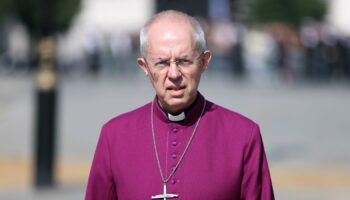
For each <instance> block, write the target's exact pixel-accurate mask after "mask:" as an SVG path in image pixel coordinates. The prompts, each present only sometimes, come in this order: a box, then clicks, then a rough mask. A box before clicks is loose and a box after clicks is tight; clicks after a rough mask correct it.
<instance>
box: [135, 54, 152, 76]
mask: <svg viewBox="0 0 350 200" xmlns="http://www.w3.org/2000/svg"><path fill="white" fill-rule="evenodd" d="M137 64H138V65H139V67H140V68H141V69H142V71H143V72H144V73H145V75H146V76H148V74H149V71H148V67H147V63H146V60H145V59H144V58H138V59H137Z"/></svg>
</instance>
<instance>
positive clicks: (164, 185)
mask: <svg viewBox="0 0 350 200" xmlns="http://www.w3.org/2000/svg"><path fill="white" fill-rule="evenodd" d="M177 197H179V195H178V194H167V193H166V183H164V184H163V194H158V195H155V196H152V199H163V200H166V199H173V198H177Z"/></svg>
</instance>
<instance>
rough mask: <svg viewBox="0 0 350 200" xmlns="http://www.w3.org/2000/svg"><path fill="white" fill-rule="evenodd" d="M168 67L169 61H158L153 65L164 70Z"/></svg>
mask: <svg viewBox="0 0 350 200" xmlns="http://www.w3.org/2000/svg"><path fill="white" fill-rule="evenodd" d="M169 65H170V61H169V60H160V61H158V62H156V63H155V66H156V67H158V68H164V67H167V66H169Z"/></svg>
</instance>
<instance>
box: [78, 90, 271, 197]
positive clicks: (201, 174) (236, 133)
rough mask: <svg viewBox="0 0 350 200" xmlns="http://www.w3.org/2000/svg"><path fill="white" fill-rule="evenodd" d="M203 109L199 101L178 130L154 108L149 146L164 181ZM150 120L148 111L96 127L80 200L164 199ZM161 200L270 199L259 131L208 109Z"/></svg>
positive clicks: (215, 107) (201, 99) (222, 110)
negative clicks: (167, 196) (169, 199)
mask: <svg viewBox="0 0 350 200" xmlns="http://www.w3.org/2000/svg"><path fill="white" fill-rule="evenodd" d="M154 101H155V102H156V101H157V100H156V98H155V99H154ZM204 101H205V99H204V97H203V96H202V95H200V94H199V97H198V98H197V100H196V102H195V104H194V105H193V106H192V107H191V108H190V109H189V110H187V111H186V112H185V115H186V117H185V120H184V121H182V122H179V123H174V122H171V121H169V120H168V118H167V115H166V113H165V112H164V111H163V110H162V109H161V108H160V107H159V105H158V104H157V103H154V105H155V106H154V129H155V138H156V142H157V143H156V144H157V148H158V154H159V160H160V164H161V167H162V169H163V173H164V176H165V177H167V176H168V175H169V174H170V172H171V170H172V168H173V167H174V166H175V165H176V163H177V161H178V159H179V158H180V156H181V154H182V152H183V151H184V149H185V147H186V145H187V143H188V141H189V138H190V136H191V134H192V131H193V129H194V126H195V124H196V121H197V120H198V117H199V115H200V113H201V110H202V108H203V105H204ZM150 115H151V103H149V104H146V105H145V106H143V107H141V108H138V109H136V110H134V111H131V112H129V113H126V114H122V115H120V116H118V117H116V118H114V119H112V120H110V121H109V122H108V123H106V124H105V125H104V126H103V128H102V131H101V135H100V138H99V141H98V144H97V147H96V152H95V156H94V160H93V163H92V167H91V171H90V176H89V181H88V185H87V190H86V196H85V199H86V200H110V199H118V200H147V199H151V196H153V195H157V194H162V193H163V185H162V179H161V176H160V172H159V168H158V165H157V160H156V156H155V151H154V145H153V139H152V131H151V120H150ZM167 193H173V194H178V195H179V196H178V198H175V199H182V200H260V199H263V200H271V199H274V195H273V189H272V184H271V178H270V173H269V168H268V164H267V160H266V156H265V151H264V146H263V143H262V139H261V136H260V131H259V127H258V125H257V124H255V123H254V122H253V121H251V120H249V119H247V118H246V117H244V116H242V115H240V114H238V113H235V112H232V111H230V110H227V109H225V108H223V107H220V106H218V105H216V104H214V103H211V102H209V101H207V104H206V107H205V111H204V114H203V116H202V119H201V121H200V123H199V126H198V129H197V132H196V134H195V136H194V138H193V141H192V143H191V145H190V147H189V148H188V151H187V153H186V154H185V156H184V158H183V160H182V162H181V164H180V166H179V168H178V169H177V171H176V172H175V174H174V176H173V177H172V178H171V179H170V180H169V182H168V184H167Z"/></svg>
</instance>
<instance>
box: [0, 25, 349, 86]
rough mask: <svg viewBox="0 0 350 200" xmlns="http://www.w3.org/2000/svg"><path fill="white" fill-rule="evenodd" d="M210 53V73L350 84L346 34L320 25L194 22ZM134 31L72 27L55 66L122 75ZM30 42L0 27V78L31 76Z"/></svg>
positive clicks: (129, 65) (130, 65)
mask: <svg viewBox="0 0 350 200" xmlns="http://www.w3.org/2000/svg"><path fill="white" fill-rule="evenodd" d="M199 21H200V22H201V23H202V26H203V27H204V30H205V31H206V34H207V41H208V48H209V49H210V50H211V51H212V52H213V59H212V62H211V64H210V67H209V69H210V70H209V73H211V72H224V73H232V76H235V77H240V78H245V77H249V76H259V74H260V73H264V74H269V77H274V78H278V79H280V80H282V81H286V82H295V81H298V80H319V81H324V80H326V81H327V80H350V35H344V34H339V33H338V32H337V30H336V29H335V28H334V27H332V26H331V25H330V24H328V23H325V22H314V21H312V20H309V21H306V22H305V23H304V24H303V25H302V26H301V28H299V29H297V28H293V27H292V26H289V25H287V24H284V23H272V24H268V25H264V26H255V27H248V26H245V25H244V24H241V23H237V22H232V21H228V20H218V21H214V22H208V21H207V20H205V19H202V18H199ZM138 43H139V41H138V32H137V30H135V32H132V33H130V32H121V31H118V32H113V33H111V32H108V33H105V32H102V31H99V29H98V28H96V29H82V28H79V27H77V28H73V29H72V30H70V31H69V32H68V33H66V34H64V35H62V34H61V35H57V51H56V58H57V59H56V66H57V71H58V72H59V73H61V74H63V75H67V76H69V75H72V74H84V75H85V74H87V75H93V76H96V75H99V74H100V73H102V72H107V74H111V73H112V74H113V73H115V74H125V73H130V72H134V71H135V70H137V66H136V62H135V60H136V58H137V56H138V55H139V54H138V50H139V49H138V48H139V44H138ZM34 44H35V41H32V40H31V38H30V36H29V35H28V33H27V31H26V29H25V28H24V26H23V25H21V24H20V23H18V22H16V21H8V22H7V23H5V24H3V25H1V26H0V75H3V74H5V75H10V74H18V73H25V74H31V73H32V72H33V71H35V69H36V66H37V61H36V48H35V45H34Z"/></svg>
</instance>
